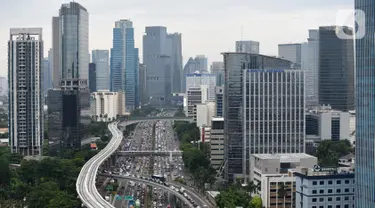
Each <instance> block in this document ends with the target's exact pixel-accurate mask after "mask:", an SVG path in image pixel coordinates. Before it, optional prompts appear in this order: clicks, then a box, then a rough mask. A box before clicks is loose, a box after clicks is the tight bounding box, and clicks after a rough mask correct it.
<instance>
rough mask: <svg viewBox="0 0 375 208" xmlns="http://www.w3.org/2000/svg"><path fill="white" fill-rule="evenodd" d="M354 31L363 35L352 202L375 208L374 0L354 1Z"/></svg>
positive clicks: (358, 59)
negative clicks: (364, 31) (353, 195)
mask: <svg viewBox="0 0 375 208" xmlns="http://www.w3.org/2000/svg"><path fill="white" fill-rule="evenodd" d="M355 9H356V10H362V11H363V12H364V14H362V12H359V13H357V15H356V22H359V23H363V18H365V20H366V25H361V24H359V25H356V26H357V28H356V31H358V30H359V29H360V28H358V27H365V30H366V34H365V36H364V37H363V38H360V37H358V38H359V39H357V40H356V151H355V154H356V161H355V203H356V206H355V207H358V208H373V207H375V51H374V46H375V36H374V34H375V23H374V21H375V12H374V11H375V1H374V0H355Z"/></svg>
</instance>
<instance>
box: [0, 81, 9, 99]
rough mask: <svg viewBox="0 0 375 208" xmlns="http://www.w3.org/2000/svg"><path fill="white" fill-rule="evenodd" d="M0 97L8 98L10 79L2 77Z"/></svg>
mask: <svg viewBox="0 0 375 208" xmlns="http://www.w3.org/2000/svg"><path fill="white" fill-rule="evenodd" d="M0 96H8V79H7V78H6V77H0Z"/></svg>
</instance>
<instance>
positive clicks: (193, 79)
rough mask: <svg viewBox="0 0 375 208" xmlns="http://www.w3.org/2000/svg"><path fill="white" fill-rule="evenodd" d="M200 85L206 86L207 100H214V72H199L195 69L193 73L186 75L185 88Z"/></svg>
mask: <svg viewBox="0 0 375 208" xmlns="http://www.w3.org/2000/svg"><path fill="white" fill-rule="evenodd" d="M201 85H207V86H208V100H211V101H214V100H215V98H216V92H215V87H216V76H215V75H214V74H200V73H199V72H198V71H197V72H196V73H194V74H187V75H186V89H189V88H191V87H199V86H201Z"/></svg>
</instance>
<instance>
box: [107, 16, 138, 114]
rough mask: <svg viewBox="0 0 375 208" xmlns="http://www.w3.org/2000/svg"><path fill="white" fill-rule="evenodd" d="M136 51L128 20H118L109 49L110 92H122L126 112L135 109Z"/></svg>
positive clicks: (131, 26) (131, 23)
mask: <svg viewBox="0 0 375 208" xmlns="http://www.w3.org/2000/svg"><path fill="white" fill-rule="evenodd" d="M137 69H138V49H137V48H135V47H134V28H133V22H131V21H130V20H119V21H116V23H115V28H114V29H113V48H112V49H111V91H114V92H116V91H124V92H125V102H126V109H127V110H130V111H131V110H134V109H135V108H136V107H137V96H136V95H137Z"/></svg>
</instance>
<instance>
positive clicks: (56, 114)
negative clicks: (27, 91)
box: [47, 88, 81, 153]
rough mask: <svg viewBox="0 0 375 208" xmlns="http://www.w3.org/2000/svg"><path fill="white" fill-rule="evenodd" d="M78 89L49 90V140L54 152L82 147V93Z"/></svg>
mask: <svg viewBox="0 0 375 208" xmlns="http://www.w3.org/2000/svg"><path fill="white" fill-rule="evenodd" d="M79 93H81V91H78V90H66V89H64V90H62V89H58V88H55V89H50V90H48V96H47V106H48V142H50V144H52V145H50V147H51V150H52V152H55V151H56V152H57V153H61V152H62V151H63V150H65V149H75V150H77V149H80V148H81V134H80V131H81V129H80V116H81V107H80V97H81V96H80V95H79Z"/></svg>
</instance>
